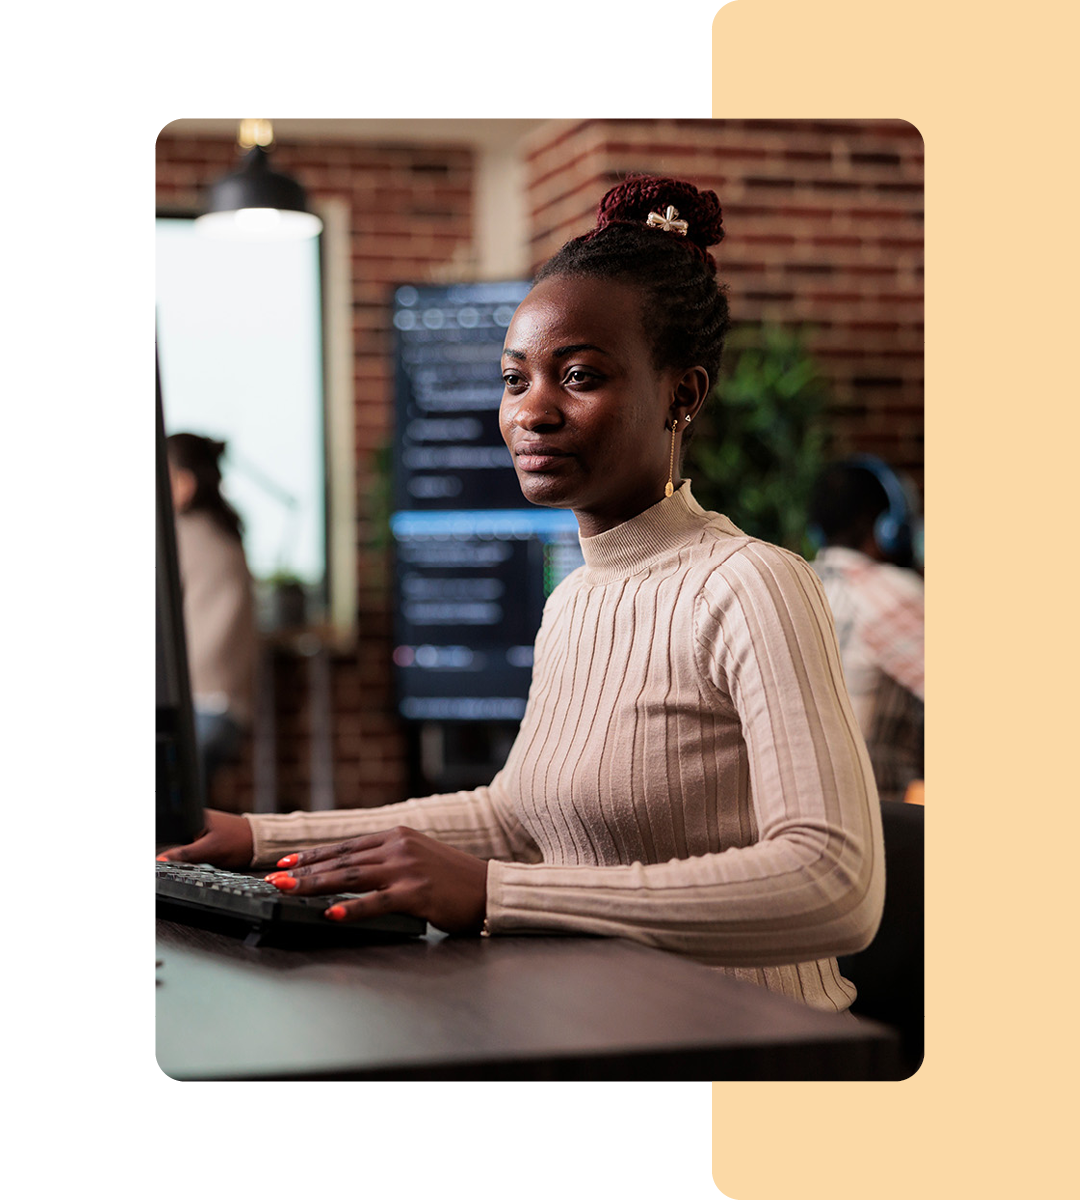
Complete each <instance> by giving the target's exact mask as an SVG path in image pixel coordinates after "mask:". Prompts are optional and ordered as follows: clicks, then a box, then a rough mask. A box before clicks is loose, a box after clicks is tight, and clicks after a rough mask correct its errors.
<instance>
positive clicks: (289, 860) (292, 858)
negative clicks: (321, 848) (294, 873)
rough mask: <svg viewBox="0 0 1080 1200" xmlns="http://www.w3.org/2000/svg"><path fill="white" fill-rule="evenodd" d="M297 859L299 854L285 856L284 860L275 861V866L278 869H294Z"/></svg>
mask: <svg viewBox="0 0 1080 1200" xmlns="http://www.w3.org/2000/svg"><path fill="white" fill-rule="evenodd" d="M299 858H300V855H299V854H286V855H285V857H284V858H279V859H278V860H277V865H278V866H279V867H295V866H296V864H297V861H298V860H299Z"/></svg>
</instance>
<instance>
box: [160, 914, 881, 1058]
mask: <svg viewBox="0 0 1080 1200" xmlns="http://www.w3.org/2000/svg"><path fill="white" fill-rule="evenodd" d="M157 951H158V952H157V958H158V967H157V983H158V987H157V1001H158V1004H157V1057H158V1064H159V1066H160V1067H161V1069H162V1070H163V1071H164V1072H165V1073H166V1074H168V1075H170V1076H172V1077H173V1078H176V1079H188V1080H197V1079H477V1080H479V1079H492V1080H495V1079H580V1080H585V1079H621V1080H629V1079H685V1080H712V1079H881V1078H894V1077H895V1071H896V1043H895V1039H894V1037H893V1035H892V1034H891V1032H889V1031H886V1030H885V1029H883V1028H882V1027H881V1026H877V1025H872V1024H869V1023H865V1022H858V1021H855V1020H854V1019H853V1018H850V1017H848V1016H847V1015H840V1016H836V1015H832V1014H827V1013H818V1012H814V1011H812V1010H810V1009H807V1008H805V1007H804V1006H803V1005H800V1004H796V1003H794V1002H793V1001H789V1000H786V999H784V998H783V997H781V996H775V995H772V994H771V993H769V992H766V991H764V990H763V989H761V988H758V987H755V986H753V985H752V984H740V983H736V982H734V981H732V980H730V979H728V978H726V977H724V976H723V975H721V974H720V973H719V972H716V971H712V970H710V969H709V968H708V967H703V966H700V965H698V964H696V963H691V962H685V961H683V960H682V959H680V958H677V957H676V956H674V955H671V954H667V953H664V952H662V951H659V950H652V949H650V948H649V947H647V946H641V945H638V944H636V943H633V942H629V941H625V940H622V939H615V938H610V939H609V938H571V937H518V938H503V937H495V938H448V937H444V936H442V935H441V934H438V933H434V932H431V931H429V934H428V936H427V937H426V938H423V939H420V940H417V941H413V942H407V943H395V944H389V945H374V946H362V947H356V948H350V949H337V948H335V949H320V950H314V951H298V950H284V949H272V948H268V947H250V946H246V945H245V944H244V943H243V942H242V941H239V940H236V939H232V938H228V937H224V936H222V935H219V934H213V933H208V932H205V931H203V930H199V929H193V928H187V927H185V926H181V925H175V924H172V923H170V922H167V921H159V922H158V947H157Z"/></svg>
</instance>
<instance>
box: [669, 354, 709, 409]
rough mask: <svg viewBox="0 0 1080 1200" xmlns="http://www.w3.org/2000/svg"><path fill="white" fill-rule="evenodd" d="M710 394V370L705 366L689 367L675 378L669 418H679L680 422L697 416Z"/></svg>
mask: <svg viewBox="0 0 1080 1200" xmlns="http://www.w3.org/2000/svg"><path fill="white" fill-rule="evenodd" d="M708 394H709V373H708V371H706V370H705V368H704V367H689V368H688V369H687V370H685V371H683V372H682V374H680V375H679V376H678V377H677V378H676V380H675V386H674V387H673V388H672V396H671V412H670V415H669V417H668V420H669V421H672V420H674V419H675V418H678V420H679V421H680V423H685V421H686V418H687V417H691V418H693V417H696V416H697V415H698V413H699V412H700V411H701V406H702V405H703V404H704V403H705V398H706V397H707V396H708Z"/></svg>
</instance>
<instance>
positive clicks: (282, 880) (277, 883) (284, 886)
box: [270, 875, 300, 892]
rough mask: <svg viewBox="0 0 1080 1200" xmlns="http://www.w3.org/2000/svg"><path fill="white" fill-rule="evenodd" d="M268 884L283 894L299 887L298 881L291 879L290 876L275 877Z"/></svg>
mask: <svg viewBox="0 0 1080 1200" xmlns="http://www.w3.org/2000/svg"><path fill="white" fill-rule="evenodd" d="M270 882H271V883H272V884H273V885H274V887H276V888H281V890H282V891H283V892H291V891H292V890H293V888H295V887H299V886H300V880H299V879H293V877H292V876H291V875H275V876H274V877H273V878H272V879H271V880H270Z"/></svg>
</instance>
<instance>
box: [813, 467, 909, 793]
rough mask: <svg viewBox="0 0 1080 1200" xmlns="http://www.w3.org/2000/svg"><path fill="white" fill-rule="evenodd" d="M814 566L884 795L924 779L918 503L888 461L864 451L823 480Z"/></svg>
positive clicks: (816, 501) (816, 499) (816, 498)
mask: <svg viewBox="0 0 1080 1200" xmlns="http://www.w3.org/2000/svg"><path fill="white" fill-rule="evenodd" d="M810 519H811V523H812V525H813V526H814V527H816V533H817V537H818V539H819V541H821V542H822V543H823V545H822V549H821V550H820V552H819V553H818V555H817V557H816V558H815V559H814V562H813V567H814V570H815V571H816V572H817V573H818V575H819V576H820V578H821V581H822V584H823V586H824V588H825V595H826V596H827V597H828V599H829V606H830V608H831V609H832V612H833V619H834V621H835V623H836V634H837V638H838V640H839V643H840V656H841V658H842V659H843V663H844V675H845V677H846V679H847V685H848V691H849V692H850V693H851V699H852V703H853V705H854V707H855V715H856V716H857V717H858V719H859V726H860V728H861V729H862V732H863V736H864V737H865V738H866V744H867V748H868V749H869V751H870V761H871V763H872V764H873V767H874V777H875V779H876V780H877V785H878V791H879V793H880V795H881V798H882V799H883V800H903V799H904V797H905V794H906V792H907V789H908V787H909V785H910V784H912V783H914V782H917V781H921V780H922V778H923V724H924V719H923V708H924V695H925V689H924V683H923V674H924V650H923V609H924V603H923V581H922V577H921V576H920V575H919V574H918V572H917V571H915V570H914V569H912V568H913V567H914V566H915V565H916V563H917V562H918V561H919V559H920V557H921V552H922V551H921V533H920V529H919V525H918V520H917V518H916V515H915V512H914V506H913V505H912V503H911V501H910V500H909V499H908V496H907V494H906V491H905V488H904V487H903V485H902V483H901V482H900V480H899V479H898V478H897V476H896V475H895V474H894V473H893V472H892V471H891V470H890V469H889V468H888V467H887V466H886V465H885V463H883V462H882V461H881V460H880V459H877V458H873V457H872V456H870V455H859V456H857V457H855V458H851V459H848V460H847V461H845V462H840V463H834V464H833V465H832V466H830V467H828V468H827V469H826V470H825V472H824V473H823V474H822V476H821V478H820V479H819V480H818V482H817V484H816V486H815V489H814V493H813V497H812V500H811V506H810Z"/></svg>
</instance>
